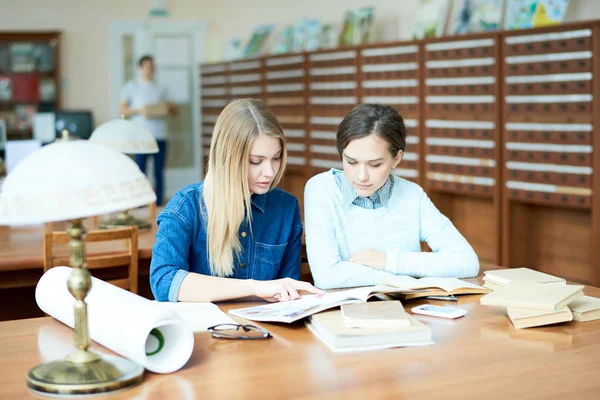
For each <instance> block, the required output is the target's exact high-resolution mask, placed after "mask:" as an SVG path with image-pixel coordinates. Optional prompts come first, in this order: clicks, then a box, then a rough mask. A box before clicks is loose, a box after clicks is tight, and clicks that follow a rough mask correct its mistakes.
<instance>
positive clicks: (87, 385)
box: [0, 140, 156, 397]
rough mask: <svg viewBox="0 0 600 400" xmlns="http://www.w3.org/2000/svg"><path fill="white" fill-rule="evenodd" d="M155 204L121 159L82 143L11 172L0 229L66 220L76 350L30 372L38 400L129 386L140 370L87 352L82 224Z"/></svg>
mask: <svg viewBox="0 0 600 400" xmlns="http://www.w3.org/2000/svg"><path fill="white" fill-rule="evenodd" d="M153 201H156V196H155V194H154V191H153V190H152V187H151V185H150V182H148V180H147V179H146V177H145V176H144V175H143V174H142V173H141V171H140V169H139V168H138V167H137V165H136V164H135V163H134V162H133V161H132V160H131V159H130V158H129V157H127V156H125V155H123V154H120V153H118V152H116V151H114V150H113V149H111V148H109V147H106V146H101V145H98V144H95V143H93V142H90V141H87V140H77V141H61V142H56V143H52V144H49V145H47V146H44V147H42V148H41V149H40V150H38V151H36V152H35V153H32V154H31V155H29V156H28V157H27V158H25V159H24V160H23V161H21V162H20V163H19V164H18V165H17V166H16V167H15V169H14V170H13V171H11V172H10V173H9V174H8V176H7V177H6V180H5V182H4V185H3V188H2V192H0V225H27V224H34V223H43V222H54V221H64V220H69V221H70V222H71V225H70V227H69V229H68V230H67V232H68V234H69V236H70V242H69V251H70V264H71V267H73V271H72V274H71V276H70V277H69V280H68V283H67V286H68V289H69V291H70V292H71V294H72V295H73V297H74V298H75V302H74V303H75V304H74V309H75V311H74V312H75V319H74V321H75V325H74V327H75V342H76V347H77V350H75V352H74V353H72V354H70V355H69V356H68V357H67V358H66V359H65V360H60V361H53V362H50V363H46V364H42V365H38V366H37V367H34V368H33V369H31V370H30V371H29V372H28V374H27V384H28V386H29V387H30V388H31V389H32V391H34V392H35V393H37V394H42V395H46V396H54V397H56V396H57V395H58V396H65V397H68V396H81V395H90V394H97V393H104V392H111V391H115V390H122V389H125V388H127V387H129V386H132V385H135V384H137V383H138V382H140V381H141V379H142V373H143V371H144V369H143V367H142V366H140V365H137V364H135V363H133V362H131V361H129V360H126V359H123V358H120V357H115V356H110V355H103V356H101V355H99V354H97V353H93V352H90V351H89V350H88V347H89V346H90V338H89V333H88V319H87V304H86V302H85V297H86V296H87V293H88V292H89V290H90V289H91V285H92V282H91V278H90V273H89V271H88V270H87V268H86V256H85V245H84V242H83V237H84V235H85V229H84V227H83V225H82V218H86V217H89V216H93V215H98V214H105V213H110V212H114V211H118V210H122V209H127V208H134V207H139V206H142V205H145V204H149V203H152V202H153Z"/></svg>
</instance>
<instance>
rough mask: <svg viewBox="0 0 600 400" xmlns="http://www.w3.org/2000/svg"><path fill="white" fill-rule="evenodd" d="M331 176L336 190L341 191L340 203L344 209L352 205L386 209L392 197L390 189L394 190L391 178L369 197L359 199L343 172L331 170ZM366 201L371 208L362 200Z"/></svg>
mask: <svg viewBox="0 0 600 400" xmlns="http://www.w3.org/2000/svg"><path fill="white" fill-rule="evenodd" d="M332 171H333V176H334V179H335V183H336V184H337V186H338V188H339V189H340V190H341V191H342V199H343V200H342V201H343V204H344V207H346V208H348V207H350V206H351V205H352V204H354V205H355V206H358V207H361V208H374V209H375V208H379V207H387V205H388V203H389V200H390V198H391V197H392V189H393V188H394V180H393V179H392V177H391V176H389V177H388V179H387V180H386V181H385V184H384V185H383V186H382V187H380V188H379V189H377V191H376V192H375V193H373V194H372V195H370V196H369V197H360V196H359V195H358V194H356V191H355V190H354V188H353V187H352V184H350V182H348V179H346V176H345V175H344V171H341V170H337V169H333V170H332ZM365 199H368V200H370V202H371V203H372V207H371V206H370V205H368V204H366V203H369V202H365V201H364V200H365Z"/></svg>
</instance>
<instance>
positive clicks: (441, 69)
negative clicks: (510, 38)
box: [424, 34, 502, 263]
mask: <svg viewBox="0 0 600 400" xmlns="http://www.w3.org/2000/svg"><path fill="white" fill-rule="evenodd" d="M424 49H425V52H424V53H425V54H424V58H425V65H424V77H425V88H424V92H425V96H424V97H425V98H424V100H425V104H424V120H425V135H424V136H425V145H424V153H425V164H424V170H425V188H426V190H427V192H428V193H429V195H430V196H431V198H432V200H433V201H434V203H435V204H436V205H437V206H438V208H440V209H441V210H442V212H443V213H444V214H445V215H447V216H448V217H449V218H450V219H451V220H452V222H453V223H454V225H456V226H457V228H458V229H459V230H460V231H461V233H463V235H464V236H465V237H466V238H467V240H469V242H470V243H471V245H472V246H473V248H474V249H475V251H476V252H477V254H478V256H479V258H480V260H481V261H482V262H492V263H499V262H500V255H501V246H500V239H501V236H500V223H499V220H500V211H501V206H502V197H501V193H500V185H498V184H497V182H499V180H500V172H501V168H500V166H499V165H498V164H499V161H498V160H499V151H498V149H499V144H500V138H499V129H498V126H499V122H500V121H499V112H498V111H499V110H498V105H497V104H498V102H497V100H498V95H499V92H498V90H499V85H498V77H499V69H500V68H499V66H498V65H497V60H498V59H499V50H500V45H499V36H498V35H497V34H492V35H490V34H486V35H470V36H469V38H468V39H467V38H461V39H460V40H457V38H448V39H436V40H431V41H427V42H426V43H425V45H424Z"/></svg>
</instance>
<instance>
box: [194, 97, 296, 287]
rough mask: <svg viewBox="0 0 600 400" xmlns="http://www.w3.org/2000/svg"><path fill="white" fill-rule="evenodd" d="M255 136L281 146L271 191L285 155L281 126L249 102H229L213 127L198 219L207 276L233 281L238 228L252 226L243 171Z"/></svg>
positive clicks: (260, 106)
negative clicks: (203, 235) (201, 214)
mask: <svg viewBox="0 0 600 400" xmlns="http://www.w3.org/2000/svg"><path fill="white" fill-rule="evenodd" d="M261 134H262V135H267V136H271V137H275V138H278V139H279V140H280V141H281V149H282V152H281V167H280V168H279V171H278V172H277V174H276V176H275V178H274V180H273V184H272V186H273V187H274V186H276V185H277V184H278V183H279V181H280V180H281V177H282V176H283V173H284V171H285V164H286V160H287V150H286V145H285V137H284V135H283V130H282V129H281V125H280V124H279V121H277V118H276V117H275V115H273V114H272V113H271V112H270V111H269V110H268V109H267V107H266V106H265V104H264V103H262V102H261V101H259V100H254V99H240V100H234V101H232V102H231V103H229V104H228V105H227V106H226V107H225V108H224V109H223V111H222V112H221V114H220V115H219V118H217V122H216V124H215V128H214V131H213V135H212V140H211V143H210V152H209V156H208V170H207V173H206V178H205V180H204V202H205V204H206V210H205V212H204V217H205V218H206V219H205V220H206V221H207V223H206V247H207V250H208V259H209V264H210V272H211V273H212V274H213V275H216V276H231V275H233V264H234V260H235V258H236V257H238V255H239V254H240V252H241V250H242V246H241V244H240V240H239V238H238V231H239V229H240V225H241V224H242V222H243V221H244V219H246V221H247V222H248V224H251V222H252V219H251V218H252V210H251V203H250V197H251V193H250V188H249V187H248V165H249V163H250V150H251V148H252V145H253V143H254V141H255V140H256V138H257V137H258V136H259V135H261Z"/></svg>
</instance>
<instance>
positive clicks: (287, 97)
mask: <svg viewBox="0 0 600 400" xmlns="http://www.w3.org/2000/svg"><path fill="white" fill-rule="evenodd" d="M264 65H265V73H264V86H265V90H264V96H265V102H266V103H267V105H268V106H269V108H270V109H271V111H273V113H274V114H275V115H276V116H277V119H278V120H279V122H280V124H281V126H282V128H283V131H284V133H285V136H286V142H287V150H288V160H287V170H288V171H289V172H290V173H293V174H294V175H295V176H298V177H303V179H304V181H305V182H306V179H307V177H308V170H309V167H308V132H307V126H308V125H307V124H308V121H307V117H306V114H307V113H306V93H307V77H306V57H305V55H304V54H295V55H285V56H273V57H267V58H265V60H264ZM300 193H301V192H300ZM297 197H298V196H297Z"/></svg>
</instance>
